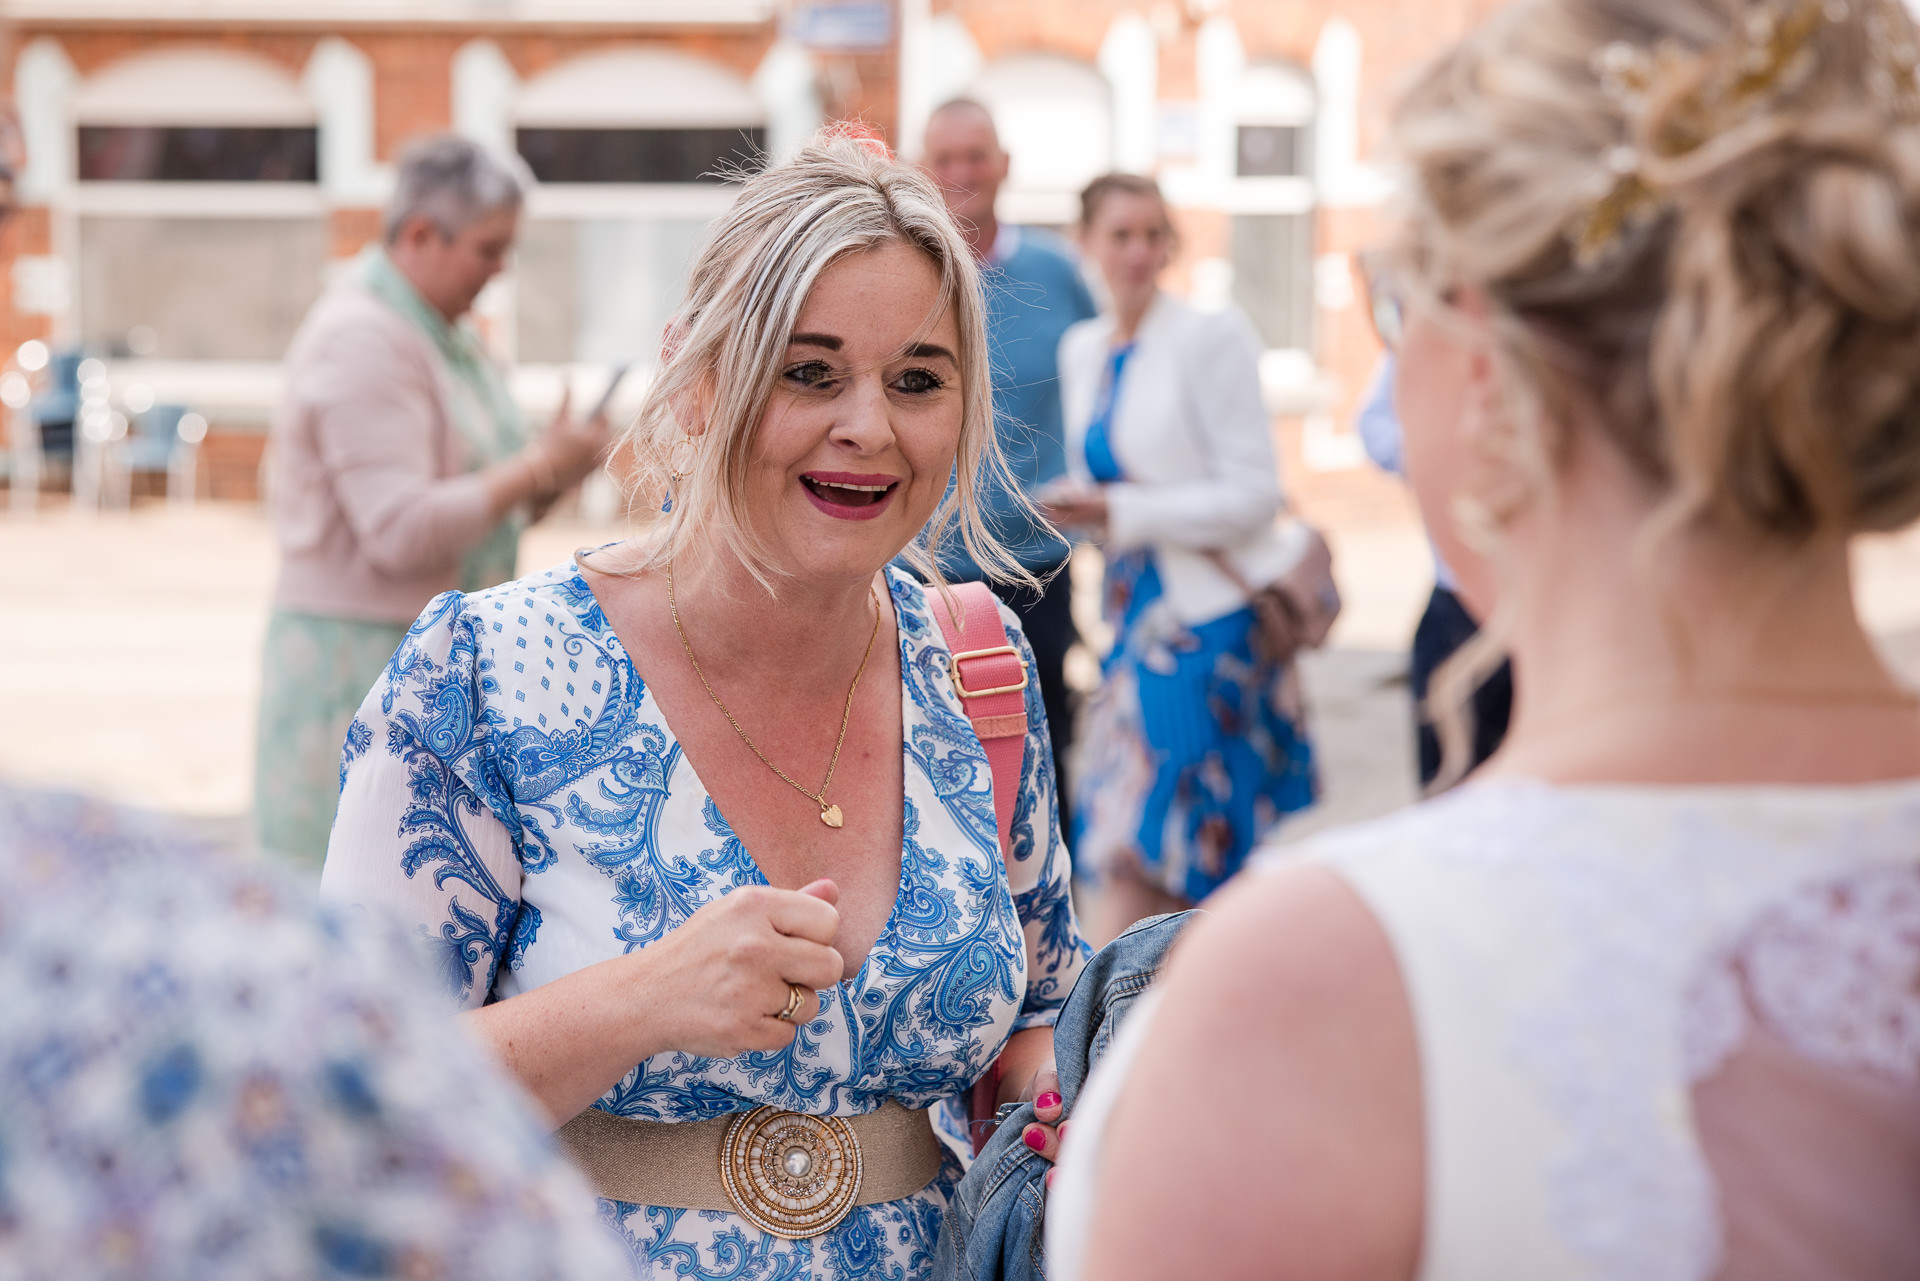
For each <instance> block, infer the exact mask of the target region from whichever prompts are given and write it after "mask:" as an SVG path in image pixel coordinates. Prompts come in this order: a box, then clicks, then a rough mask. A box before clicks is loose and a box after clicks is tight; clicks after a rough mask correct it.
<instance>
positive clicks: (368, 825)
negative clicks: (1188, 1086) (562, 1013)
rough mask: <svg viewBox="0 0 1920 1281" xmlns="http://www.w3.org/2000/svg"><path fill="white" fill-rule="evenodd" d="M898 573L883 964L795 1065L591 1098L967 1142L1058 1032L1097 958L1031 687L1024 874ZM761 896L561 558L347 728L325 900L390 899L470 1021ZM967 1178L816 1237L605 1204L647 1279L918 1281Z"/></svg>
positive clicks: (639, 1082) (641, 1108)
mask: <svg viewBox="0 0 1920 1281" xmlns="http://www.w3.org/2000/svg"><path fill="white" fill-rule="evenodd" d="M888 579H889V585H890V589H891V592H892V597H893V603H894V607H895V611H896V614H897V615H898V618H899V634H900V656H901V664H900V666H901V674H902V679H903V681H904V683H905V690H904V697H903V698H902V699H901V709H902V717H903V725H902V730H903V744H904V749H905V752H906V771H905V776H906V796H905V807H904V824H903V839H904V846H903V849H902V853H901V860H900V885H899V890H898V895H897V898H896V900H895V903H894V907H893V911H892V914H891V916H890V917H889V918H888V921H887V923H886V925H885V927H884V929H883V930H882V932H881V935H880V938H879V940H878V941H877V942H876V943H875V945H874V947H873V951H872V952H871V954H870V955H869V956H868V958H867V960H866V962H865V964H864V965H863V966H862V967H861V969H860V971H859V973H858V974H857V975H856V976H855V977H854V978H852V979H850V980H847V981H846V982H843V983H841V984H840V985H839V986H838V987H837V988H835V989H834V990H832V991H829V992H827V993H824V994H823V998H822V1008H821V1013H820V1015H819V1017H817V1018H816V1019H814V1020H813V1021H812V1022H810V1023H808V1024H807V1025H806V1026H804V1027H803V1028H801V1029H800V1031H799V1034H798V1035H797V1036H796V1037H795V1040H794V1042H793V1044H792V1045H790V1046H788V1047H787V1048H786V1049H784V1050H781V1051H779V1052H777V1053H748V1054H743V1055H741V1056H739V1057H737V1058H732V1059H709V1058H701V1057H698V1056H696V1055H692V1054H682V1053H667V1054H661V1055H658V1056H656V1057H654V1058H651V1059H648V1060H647V1061H646V1062H643V1063H640V1064H638V1065H636V1066H635V1067H634V1069H633V1070H632V1071H631V1072H629V1073H628V1074H627V1076H626V1077H625V1079H623V1080H621V1081H620V1082H619V1083H618V1084H617V1085H615V1086H614V1087H613V1088H612V1089H611V1090H609V1091H608V1092H607V1094H606V1095H605V1096H604V1097H602V1098H601V1099H600V1100H599V1102H598V1103H597V1104H596V1105H595V1106H597V1107H600V1108H602V1109H604V1110H606V1111H608V1112H611V1113H613V1114H615V1115H617V1116H625V1117H636V1118H641V1119H645V1120H652V1121H669V1122H672V1121H699V1120H705V1119H707V1118H711V1117H717V1116H724V1115H726V1114H728V1113H732V1112H737V1111H744V1110H748V1109H751V1108H753V1107H757V1106H759V1105H761V1104H763V1103H764V1104H773V1105H775V1106H778V1107H781V1108H787V1109H791V1110H794V1111H801V1112H809V1113H812V1114H815V1115H834V1116H855V1115H860V1114H864V1113H867V1112H871V1111H873V1110H874V1109H875V1108H877V1107H879V1106H880V1104H881V1103H882V1102H884V1101H885V1100H887V1099H889V1098H892V1099H897V1100H899V1101H900V1102H901V1103H902V1104H903V1105H905V1106H907V1107H909V1108H925V1107H930V1106H933V1107H936V1113H935V1115H936V1117H937V1118H939V1128H942V1129H943V1130H944V1131H945V1133H946V1134H947V1135H948V1136H950V1137H951V1138H953V1139H955V1140H956V1141H955V1142H952V1143H950V1144H949V1147H950V1148H952V1149H958V1148H959V1147H960V1144H959V1143H958V1142H957V1140H958V1138H959V1136H960V1135H961V1134H962V1133H963V1126H964V1117H963V1114H962V1113H961V1112H960V1110H959V1095H960V1094H961V1092H962V1091H963V1090H965V1089H966V1087H968V1086H969V1085H971V1084H972V1083H973V1082H974V1081H975V1080H977V1079H979V1078H980V1077H981V1076H982V1075H984V1074H985V1072H986V1071H987V1069H988V1067H989V1066H990V1065H991V1064H992V1063H993V1061H994V1059H995V1057H996V1056H997V1055H998V1054H999V1052H1000V1050H1001V1047H1002V1046H1003V1045H1004V1044H1005V1043H1006V1039H1007V1037H1008V1036H1009V1035H1011V1034H1012V1033H1013V1032H1015V1031H1018V1030H1022V1029H1025V1028H1031V1027H1045V1026H1051V1025H1052V1023H1053V1021H1054V1019H1055V1018H1056V1017H1057V1015H1058V1011H1059V1008H1060V1006H1061V1005H1062V1004H1063V1003H1064V1002H1065V1000H1066V997H1067V993H1068V991H1069V990H1070V989H1071V988H1072V986H1073V980H1074V978H1075V977H1076V976H1077V975H1078V973H1079V971H1080V968H1081V965H1082V963H1083V962H1084V960H1085V956H1086V948H1085V945H1084V943H1083V942H1082V940H1081V938H1080V934H1079V930H1078V927H1077V925H1076V923H1075V921H1074V916H1073V908H1072V904H1071V900H1070V899H1069V896H1068V883H1069V878H1070V868H1069V865H1068V859H1067V852H1066V847H1065V845H1064V843H1063V842H1062V841H1061V839H1060V836H1059V824H1058V819H1057V817H1056V802H1055V795H1054V772H1053V762H1052V759H1051V756H1050V753H1049V750H1048V746H1047V736H1046V718H1045V714H1044V712H1043V711H1042V708H1041V704H1040V699H1039V690H1038V688H1037V687H1034V686H1029V688H1028V690H1027V716H1028V733H1027V743H1026V754H1025V765H1024V768H1023V771H1022V776H1021V787H1020V794H1019V796H1018V798H1017V801H1016V806H1015V814H1014V823H1013V831H1014V851H1013V860H1012V866H1011V868H1010V869H1009V868H1008V867H1007V865H1006V864H1005V863H1004V862H1003V860H1002V857H1001V855H1000V852H999V848H998V842H997V840H996V835H995V824H994V812H993V802H992V795H991V783H990V779H991V776H990V774H989V772H988V767H987V760H986V754H985V752H984V751H983V750H982V748H981V746H980V742H979V739H978V737H977V736H976V735H975V734H974V732H973V728H972V726H971V725H970V724H969V723H968V721H967V719H966V715H965V713H964V711H963V710H962V708H961V706H960V703H959V700H958V698H957V697H956V696H955V694H954V693H953V690H952V687H951V686H950V684H949V682H948V679H947V676H946V672H945V668H944V663H943V660H944V658H945V655H946V648H945V645H944V643H943V641H942V639H941V636H940V632H939V629H938V627H937V625H936V624H935V623H934V621H933V618H932V616H931V614H930V613H929V611H928V608H927V602H926V596H925V589H923V588H922V587H921V586H920V585H919V584H918V583H916V582H915V581H914V580H913V579H912V578H911V577H909V576H907V575H905V574H902V573H900V572H898V571H892V570H890V571H888ZM1001 613H1002V617H1003V618H1004V619H1005V620H1006V625H1007V630H1008V632H1009V634H1010V636H1011V638H1012V641H1013V643H1014V644H1015V645H1016V646H1017V647H1018V648H1019V649H1020V651H1021V652H1022V653H1023V654H1026V653H1027V652H1028V650H1027V643H1026V639H1025V637H1024V636H1023V635H1022V634H1021V633H1020V631H1019V624H1018V622H1017V621H1016V620H1015V618H1014V616H1013V614H1012V613H1011V612H1010V611H1008V610H1005V609H1002V611H1001ZM765 883H766V878H765V877H764V876H763V875H762V873H761V871H760V869H759V867H758V866H757V865H756V864H755V863H754V860H753V857H752V855H751V854H750V853H749V852H748V851H747V850H746V848H745V847H744V846H743V845H742V843H741V842H740V840H739V838H738V837H736V836H735V835H734V833H733V831H732V830H731V828H729V827H728V825H727V820H726V817H725V816H724V815H723V814H721V813H720V811H719V809H718V808H717V807H716V806H715V804H714V802H713V800H712V798H711V797H709V796H708V794H707V792H706V789H705V788H704V787H703V786H702V785H701V782H700V779H699V778H698V777H697V776H696V775H695V774H694V772H693V770H692V769H691V767H690V766H689V765H688V764H687V762H686V760H685V758H684V757H683V755H682V754H681V751H680V747H679V744H678V743H677V742H676V741H675V738H674V733H673V730H672V729H671V728H670V727H669V726H668V725H667V723H666V721H665V720H664V719H663V718H662V716H661V715H660V712H659V709H658V708H657V707H656V706H655V704H654V702H653V700H651V699H650V698H648V697H647V691H646V688H645V686H644V685H643V684H642V683H641V681H640V679H639V677H638V675H637V673H636V671H635V668H634V665H633V663H632V661H631V660H630V659H629V657H628V655H627V652H626V650H625V649H624V648H623V647H622V645H621V643H620V640H619V638H618V637H617V636H616V635H615V634H614V631H613V629H612V627H611V626H609V625H608V622H607V619H606V617H605V615H604V614H602V613H601V611H600V607H599V605H598V604H597V602H596V601H595V599H594V597H593V594H592V591H591V590H590V589H589V588H588V586H587V584H586V582H585V581H584V580H583V579H582V578H581V576H580V574H579V572H578V571H577V570H575V569H574V568H572V567H571V566H567V567H563V568H559V569H554V570H551V571H548V572H547V573H544V574H539V575H535V576H533V577H531V578H526V579H523V580H521V581H519V582H515V583H508V584H506V585H504V586H501V587H497V588H494V589H492V590H489V591H485V592H479V593H475V594H472V595H464V596H463V595H461V594H459V593H448V594H447V595H444V596H441V597H439V598H437V599H436V600H435V601H434V602H433V603H432V604H431V605H430V606H428V608H427V611H426V613H424V614H423V615H422V616H421V617H420V619H419V621H418V622H416V623H415V624H414V626H413V628H412V629H411V630H410V631H409V632H408V634H407V639H406V640H405V642H403V643H402V645H401V646H400V649H399V651H398V652H397V653H396V654H395V655H394V658H393V662H392V663H391V664H390V665H389V667H388V669H387V671H386V673H385V675H384V676H383V677H382V678H381V680H380V683H379V684H378V685H377V686H376V687H375V688H374V690H373V692H372V693H371V694H369V695H368V697H367V700H366V702H365V704H364V705H363V706H362V707H361V709H360V714H359V716H358V717H357V718H356V720H355V721H354V723H353V726H352V729H351V732H350V733H349V736H348V739H347V744H346V750H345V757H344V761H343V763H342V767H341V800H340V814H339V819H338V821H337V822H336V824H335V827H334V832H333V841H332V846H331V849H330V852H329V856H328V862H327V868H326V875H325V879H324V882H323V884H324V886H325V888H326V890H327V892H328V893H329V894H330V895H332V896H334V897H339V898H345V899H349V900H353V901H358V902H364V903H369V904H378V905H381V906H383V907H385V908H386V909H389V910H397V911H399V912H400V913H401V915H402V917H403V918H404V919H405V920H407V921H409V922H411V923H412V924H413V925H414V926H415V927H416V928H417V929H418V930H419V931H420V932H421V933H422V934H423V935H425V936H426V937H427V938H428V939H430V940H431V943H432V945H433V946H434V948H435V949H436V950H437V953H438V956H439V969H440V972H441V974H442V976H443V977H444V979H445V982H446V985H447V989H448V991H449V993H450V995H451V996H452V997H453V998H454V999H455V1000H456V1001H458V1002H459V1003H460V1004H461V1005H463V1006H466V1007H468V1008H471V1007H475V1006H479V1005H481V1004H483V1003H485V1002H486V1001H487V1000H488V999H490V998H501V999H504V998H506V997H510V996H513V995H515V994H516V993H519V992H525V991H528V990H530V989H532V988H536V987H539V986H540V985H541V984H543V983H547V982H550V981H552V980H554V979H556V978H559V977H561V976H562V975H565V974H568V973H570V972H572V971H574V970H577V969H580V968H582V967H583V966H586V965H590V964H593V963H595V962H597V961H601V960H604V959H607V958H609V957H613V956H618V955H620V954H621V953H623V952H627V951H631V950H633V949H635V948H639V947H645V946H646V945H647V944H649V943H651V942H653V941H655V940H656V939H659V938H661V937H662V936H664V935H665V934H666V933H667V932H668V931H669V930H671V929H673V928H674V927H675V926H677V925H679V924H681V923H682V922H683V921H685V920H686V919H687V918H688V917H689V916H691V915H692V914H693V913H694V912H695V911H696V910H698V909H699V908H700V907H701V906H702V905H704V904H706V903H709V902H711V901H713V900H714V899H715V898H717V897H719V896H720V895H722V894H725V893H727V892H728V891H730V890H733V889H736V888H739V887H740V886H743V885H762V884H765ZM960 1173H961V1158H959V1157H958V1156H956V1155H949V1156H948V1158H947V1160H946V1162H945V1165H944V1168H943V1170H942V1172H941V1174H940V1176H939V1178H937V1179H936V1180H935V1181H934V1182H933V1183H932V1184H931V1185H929V1186H928V1187H927V1188H925V1189H924V1190H922V1191H921V1192H919V1193H916V1194H915V1195H913V1196H911V1197H907V1198H904V1199H902V1200H899V1201H894V1202H889V1203H886V1204H881V1205H871V1206H862V1207H856V1208H855V1209H854V1210H853V1212H852V1213H851V1214H850V1215H848V1217H847V1218H846V1219H845V1220H844V1221H842V1222H841V1223H840V1224H839V1226H838V1227H836V1228H834V1229H833V1230H832V1231H830V1232H827V1233H825V1234H823V1235H821V1236H818V1237H815V1238H813V1239H811V1240H804V1241H786V1240H782V1239H780V1238H778V1237H774V1236H770V1235H768V1234H766V1233H763V1232H761V1231H760V1230H759V1229H757V1228H755V1227H754V1226H753V1225H752V1224H750V1223H749V1222H747V1221H746V1220H745V1219H743V1218H741V1217H739V1216H737V1215H734V1214H731V1213H725V1212H719V1211H707V1210H698V1211H696V1210H680V1209H673V1208H666V1207H660V1206H645V1205H632V1204H628V1203H625V1202H616V1201H602V1202H601V1211H602V1215H603V1217H605V1218H606V1219H607V1221H608V1222H610V1223H611V1224H612V1225H614V1226H615V1227H616V1228H617V1229H618V1230H619V1232H620V1233H621V1234H622V1235H623V1236H624V1238H625V1239H626V1241H627V1244H628V1246H629V1248H630V1249H631V1251H632V1253H633V1255H634V1258H635V1260H636V1262H637V1264H638V1267H639V1271H640V1273H641V1275H642V1276H646V1277H661V1278H666V1277H673V1278H680V1279H683V1281H699V1279H704V1278H715V1279H717V1278H730V1279H738V1281H749V1279H751V1281H776V1279H778V1281H786V1279H788V1278H809V1277H818V1278H832V1279H834V1281H842V1279H845V1281H851V1279H853V1278H859V1277H874V1278H888V1279H889V1281H913V1279H914V1278H920V1277H925V1276H927V1275H928V1274H929V1271H930V1268H931V1265H932V1260H933V1251H934V1244H935V1240H936V1236H937V1234H938V1231H939V1226H940V1220H941V1212H942V1209H943V1207H944V1205H945V1201H946V1197H947V1194H948V1191H949V1190H950V1189H951V1187H952V1186H953V1184H954V1182H955V1181H956V1180H957V1179H958V1178H959V1176H960Z"/></svg>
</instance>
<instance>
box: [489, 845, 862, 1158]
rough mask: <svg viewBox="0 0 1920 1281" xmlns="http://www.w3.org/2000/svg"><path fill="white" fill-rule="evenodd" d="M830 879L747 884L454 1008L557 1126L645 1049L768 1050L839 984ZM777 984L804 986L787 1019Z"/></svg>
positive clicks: (714, 1054)
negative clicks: (557, 973) (642, 935)
mask: <svg viewBox="0 0 1920 1281" xmlns="http://www.w3.org/2000/svg"><path fill="white" fill-rule="evenodd" d="M839 897H840V891H839V888H838V887H837V886H835V885H834V883H833V882H832V881H815V882H814V883H813V884H811V885H809V886H807V887H806V888H804V889H799V890H776V889H772V888H770V887H768V886H764V885H756V886H748V887H746V888H744V889H738V890H735V891H733V893H731V894H726V895H723V896H721V897H720V898H718V899H715V900H714V901H713V902H711V903H709V904H707V905H706V906H705V907H703V908H701V909H700V910H699V911H697V912H695V913H694V914H693V915H692V916H690V917H688V918H687V921H686V923H685V924H684V925H681V926H680V927H679V928H678V929H675V930H673V931H672V932H671V933H669V934H668V935H667V936H666V937H665V938H662V939H658V940H656V941H655V942H653V943H650V944H648V945H647V946H646V947H643V948H641V949H640V950H639V951H637V952H629V953H628V954H626V955H625V956H617V957H614V958H612V959H611V960H606V961H601V962H599V963H598V964H595V965H589V966H587V967H585V968H584V969H579V970H575V971H574V972H573V973H571V974H568V975H565V976H563V977H561V978H558V979H555V980H553V981H552V982H551V983H544V984H542V985H540V986H539V987H536V988H534V989H532V990H531V991H528V992H522V993H521V994H520V995H518V996H515V997H511V998H509V999H507V1000H504V1001H496V1002H494V1003H493V1004H491V1005H487V1006H483V1007H482V1008H480V1009H477V1010H473V1011H471V1012H470V1013H468V1014H467V1015H466V1016H465V1017H466V1019H467V1024H468V1027H469V1028H471V1029H472V1030H473V1031H474V1032H475V1033H476V1034H477V1035H479V1036H480V1037H481V1038H482V1039H483V1040H484V1041H486V1042H487V1044H488V1045H489V1046H491V1047H492V1049H493V1051H494V1053H495V1054H496V1055H498V1056H499V1058H500V1059H501V1061H502V1062H504V1063H505V1064H506V1066H507V1067H508V1068H509V1069H510V1070H511V1071H512V1072H513V1073H514V1075H515V1076H517V1077H519V1078H520V1082H521V1084H523V1085H525V1086H526V1087H527V1089H528V1090H530V1091H532V1093H533V1095H534V1097H536V1098H538V1099H539V1100H540V1102H541V1103H542V1104H543V1105H544V1106H545V1107H546V1109H547V1113H548V1115H549V1116H551V1117H552V1118H553V1123H554V1124H555V1125H556V1126H558V1125H561V1124H563V1123H564V1122H566V1121H567V1120H568V1119H569V1118H570V1117H572V1116H574V1115H575V1114H577V1113H578V1112H579V1111H580V1110H581V1109H582V1108H584V1107H586V1106H587V1105H588V1104H590V1103H592V1102H593V1101H594V1100H595V1099H597V1098H599V1097H600V1096H601V1095H602V1094H604V1093H606V1091H607V1090H608V1089H609V1088H611V1087H612V1086H613V1085H614V1084H615V1083H616V1082H618V1081H619V1080H620V1078H621V1077H623V1076H625V1075H626V1074H627V1073H628V1072H630V1071H632V1070H633V1065H634V1064H636V1063H642V1062H645V1061H646V1060H647V1059H650V1058H652V1057H653V1056H654V1055H656V1054H665V1053H668V1052H670V1051H673V1050H681V1051H684V1052H686V1053H688V1054H698V1055H702V1056H704V1057H708V1058H732V1057H733V1056H734V1055H736V1054H741V1053H744V1052H745V1051H748V1050H778V1049H780V1048H781V1047H782V1046H785V1045H786V1044H787V1043H788V1042H790V1041H792V1040H793V1036H794V1030H795V1028H796V1027H797V1026H798V1025H799V1024H801V1023H805V1022H806V1021H807V1020H809V1019H811V1018H812V1017H813V1016H814V1015H815V1014H817V1013H818V1012H819V1009H820V998H819V996H818V992H819V991H820V990H821V989H823V988H830V987H832V986H834V984H836V983H838V982H839V981H840V972H841V966H842V965H843V962H842V960H841V958H840V953H839V952H837V951H835V950H834V948H833V937H834V935H835V934H836V933H837V932H838V931H839V929H840V913H839V912H838V911H836V910H835V908H834V904H835V903H836V902H837V901H838V900H839ZM788 983H797V984H799V985H800V987H801V988H802V989H803V991H804V995H803V996H802V997H801V1000H800V1003H799V1005H798V1006H796V1007H795V1009H794V1011H793V1021H792V1022H787V1021H786V1020H784V1019H780V1018H777V1017H775V1016H776V1015H778V1014H779V1013H780V1012H781V1011H782V1010H784V1009H786V1008H787V1000H788V998H789V996H790V995H791V990H790V989H789V988H788V987H787V984H788Z"/></svg>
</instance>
